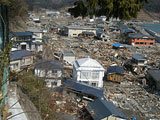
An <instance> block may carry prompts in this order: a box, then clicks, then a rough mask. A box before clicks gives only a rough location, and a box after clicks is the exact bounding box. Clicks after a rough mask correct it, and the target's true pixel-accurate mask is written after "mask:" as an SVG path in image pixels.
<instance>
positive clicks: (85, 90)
mask: <svg viewBox="0 0 160 120" xmlns="http://www.w3.org/2000/svg"><path fill="white" fill-rule="evenodd" d="M64 88H65V89H66V88H68V89H73V90H74V91H79V92H80V93H81V94H87V95H92V96H95V97H97V98H102V97H103V95H104V94H103V93H104V89H103V88H96V87H92V86H89V85H87V84H83V83H79V82H76V81H73V80H69V79H68V80H66V81H65V82H64Z"/></svg>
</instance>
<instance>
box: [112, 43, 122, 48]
mask: <svg viewBox="0 0 160 120" xmlns="http://www.w3.org/2000/svg"><path fill="white" fill-rule="evenodd" d="M113 46H114V47H120V46H121V44H120V43H115V44H113Z"/></svg>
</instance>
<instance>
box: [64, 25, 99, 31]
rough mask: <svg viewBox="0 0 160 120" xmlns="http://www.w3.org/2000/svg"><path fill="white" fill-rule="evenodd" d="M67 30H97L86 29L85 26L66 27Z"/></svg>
mask: <svg viewBox="0 0 160 120" xmlns="http://www.w3.org/2000/svg"><path fill="white" fill-rule="evenodd" d="M66 27H67V28H68V29H76V30H96V29H97V28H92V27H87V26H66Z"/></svg>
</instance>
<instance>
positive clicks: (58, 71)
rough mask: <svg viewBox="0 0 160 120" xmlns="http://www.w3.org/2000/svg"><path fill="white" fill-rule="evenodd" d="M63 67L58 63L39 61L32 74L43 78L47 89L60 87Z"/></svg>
mask: <svg viewBox="0 0 160 120" xmlns="http://www.w3.org/2000/svg"><path fill="white" fill-rule="evenodd" d="M63 69H64V67H63V65H62V64H61V62H60V61H54V60H39V61H38V62H37V63H36V65H35V70H34V73H35V75H36V76H38V77H41V78H44V80H45V82H46V86H47V87H56V86H60V85H61V76H62V72H63Z"/></svg>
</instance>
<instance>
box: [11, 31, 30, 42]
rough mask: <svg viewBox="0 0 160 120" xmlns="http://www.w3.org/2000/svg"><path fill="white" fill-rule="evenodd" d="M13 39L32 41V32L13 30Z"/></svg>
mask: <svg viewBox="0 0 160 120" xmlns="http://www.w3.org/2000/svg"><path fill="white" fill-rule="evenodd" d="M11 34H12V35H13V38H12V39H13V40H14V41H16V42H17V41H32V35H33V33H31V32H12V33H11Z"/></svg>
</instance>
